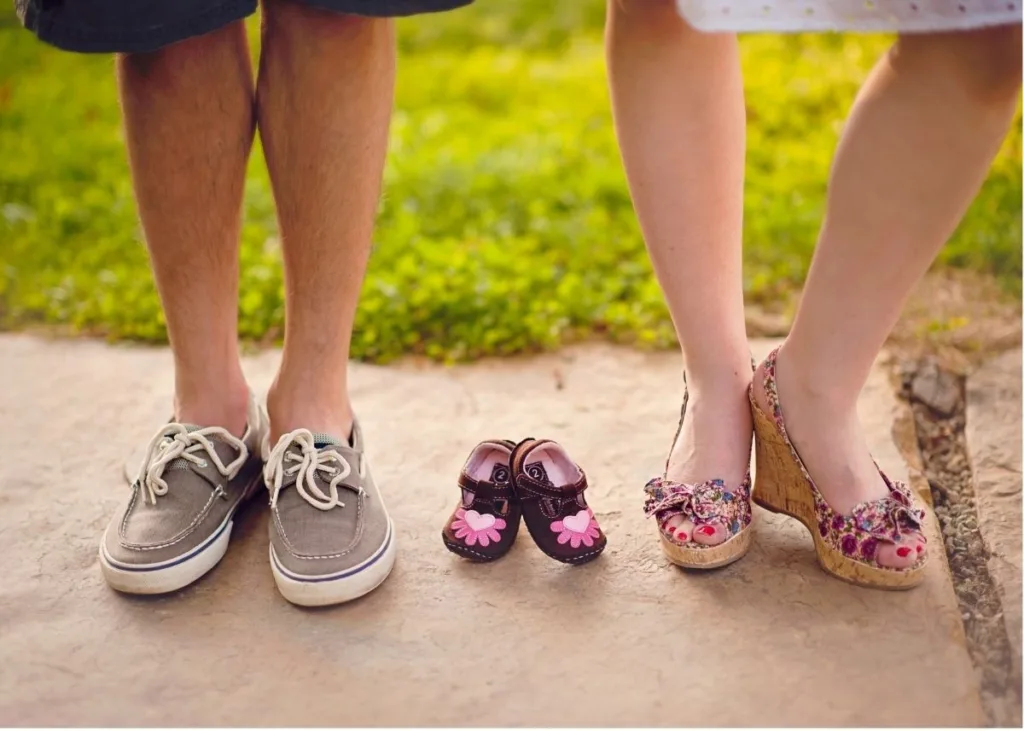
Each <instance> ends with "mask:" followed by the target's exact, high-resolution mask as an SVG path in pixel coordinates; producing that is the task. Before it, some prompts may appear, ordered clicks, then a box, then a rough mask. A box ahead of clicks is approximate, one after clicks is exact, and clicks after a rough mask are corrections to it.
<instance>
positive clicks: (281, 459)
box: [263, 429, 364, 510]
mask: <svg viewBox="0 0 1024 731" xmlns="http://www.w3.org/2000/svg"><path fill="white" fill-rule="evenodd" d="M293 444H297V445H298V446H299V448H300V449H301V450H302V454H301V455H299V454H296V453H295V452H289V451H288V449H289V448H290V447H291V446H292V445H293ZM285 462H290V463H291V464H287V465H286V464H285ZM317 472H321V473H323V475H324V477H329V478H331V481H330V482H329V483H328V485H327V490H328V492H327V493H325V492H324V491H323V490H321V489H320V486H319V485H317V484H316V473H317ZM351 474H352V465H351V464H349V461H348V460H347V459H345V458H344V457H343V456H341V455H340V454H338V453H337V452H336V451H333V450H326V451H320V450H318V449H317V448H316V441H315V440H314V439H313V434H312V432H310V431H309V430H308V429H297V430H296V431H293V432H291V433H289V434H285V435H284V436H283V437H281V438H280V439H279V440H278V441H277V444H276V445H275V446H274V448H273V449H272V450H271V451H270V456H269V457H267V463H266V465H265V466H264V467H263V478H264V479H265V480H266V482H267V485H269V486H270V506H271V507H274V506H275V505H277V495H278V493H280V492H281V487H282V483H283V482H284V478H285V477H291V476H292V475H298V476H297V477H296V479H295V487H296V488H297V489H298V491H299V495H301V496H302V499H303V500H305V501H306V502H307V503H309V504H310V505H312V506H313V507H314V508H317V509H318V510H330V509H331V508H334V507H339V508H343V507H345V503H343V502H342V501H341V500H340V499H339V498H338V485H340V484H341V483H342V481H343V480H344V479H345V478H347V477H348V476H349V475H351ZM359 474H360V475H362V474H363V470H362V465H360V471H359ZM346 487H349V488H351V489H353V490H355V491H356V493H357V494H359V495H362V494H363V492H364V491H363V488H362V487H359V486H352V485H346Z"/></svg>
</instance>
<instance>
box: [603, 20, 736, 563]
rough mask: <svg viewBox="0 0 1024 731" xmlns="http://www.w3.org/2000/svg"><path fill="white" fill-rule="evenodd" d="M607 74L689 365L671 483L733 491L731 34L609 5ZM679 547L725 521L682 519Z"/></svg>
mask: <svg viewBox="0 0 1024 731" xmlns="http://www.w3.org/2000/svg"><path fill="white" fill-rule="evenodd" d="M605 41H606V50H607V56H608V76H609V79H610V82H611V91H612V103H613V109H614V113H615V124H616V129H617V131H618V137H619V145H620V148H621V150H622V157H623V162H624V164H625V168H626V174H627V177H628V179H629V187H630V191H631V192H632V196H633V204H634V207H635V208H636V211H637V214H638V216H639V219H640V225H641V228H642V230H643V234H644V240H645V241H646V243H647V248H648V250H649V251H650V254H651V259H652V260H653V262H654V268H655V271H656V273H657V275H658V280H659V282H660V283H661V287H662V289H663V290H664V292H665V297H666V299H667V300H668V306H669V310H670V311H671V313H672V320H673V323H674V324H675V329H676V334H677V336H678V338H679V342H680V344H681V346H682V350H683V353H684V357H685V360H686V378H687V383H688V390H689V403H688V406H687V411H686V419H685V420H684V422H683V428H682V432H681V433H680V434H679V438H678V439H677V440H676V443H675V446H674V448H673V451H672V454H671V456H670V458H669V465H668V472H667V477H668V478H669V479H671V480H675V481H678V482H685V483H693V482H702V481H705V480H709V479H713V478H717V479H723V480H725V483H726V485H729V486H733V487H735V486H737V485H739V484H740V482H741V481H742V480H743V478H744V475H745V474H746V471H747V468H748V466H749V464H750V445H751V435H752V431H753V426H752V424H751V417H750V408H749V404H748V402H747V396H746V391H747V387H748V386H749V384H750V377H751V372H750V348H749V346H748V344H747V335H746V326H745V321H744V314H743V286H742V272H741V270H742V228H743V166H744V155H745V139H746V136H745V124H746V115H745V110H744V102H743V79H742V74H741V70H740V61H739V49H738V47H737V42H736V37H735V36H734V35H726V34H717V35H714V34H703V33H699V32H697V31H696V30H694V29H693V28H691V27H690V26H689V25H687V24H686V23H685V22H684V21H683V19H682V18H680V16H679V14H678V13H677V12H676V9H675V3H674V2H672V1H671V0H632V1H628V0H609V2H608V21H607V30H606V37H605ZM666 528H668V529H669V530H670V531H671V532H672V533H673V534H674V535H675V537H676V538H677V540H680V541H687V540H694V541H697V542H699V543H704V544H709V545H711V544H717V543H721V542H722V541H723V540H725V538H726V537H727V536H728V533H727V532H726V530H725V529H724V526H719V525H706V526H702V527H700V528H698V529H696V533H695V531H694V525H693V523H692V522H690V521H689V520H684V519H683V518H682V517H681V516H676V517H673V518H670V519H669V521H668V522H667V523H666Z"/></svg>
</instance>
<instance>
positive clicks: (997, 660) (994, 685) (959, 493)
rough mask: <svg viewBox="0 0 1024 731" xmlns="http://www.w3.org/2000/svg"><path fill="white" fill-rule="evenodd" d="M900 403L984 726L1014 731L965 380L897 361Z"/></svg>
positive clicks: (1016, 683) (1014, 682) (1010, 671)
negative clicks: (911, 432) (907, 411)
mask: <svg viewBox="0 0 1024 731" xmlns="http://www.w3.org/2000/svg"><path fill="white" fill-rule="evenodd" d="M898 378H899V382H900V395H901V396H902V397H903V398H904V399H905V400H906V401H907V402H908V403H909V404H910V408H911V410H912V412H913V422H914V429H915V432H916V437H917V449H918V451H919V453H920V468H921V470H922V472H923V474H924V477H925V479H926V480H927V483H928V487H929V489H930V493H931V498H932V503H933V506H934V509H935V515H936V517H937V518H938V522H939V527H940V529H941V531H942V537H943V542H944V548H945V552H946V557H947V559H948V561H949V568H950V572H951V574H952V578H953V588H954V591H955V592H956V597H957V601H958V603H959V606H960V613H961V618H962V619H963V624H964V632H965V635H966V637H967V646H968V651H969V652H970V654H971V659H972V660H973V662H974V665H975V667H976V668H977V670H978V673H979V676H980V683H981V693H982V702H983V705H984V709H985V712H986V714H987V716H988V721H989V723H990V724H994V725H999V726H1018V727H1019V726H1020V724H1021V677H1020V673H1019V671H1018V670H1017V669H1016V668H1015V663H1014V662H1013V649H1012V646H1011V644H1010V640H1009V637H1008V635H1007V631H1006V625H1005V623H1004V620H1003V605H1002V597H1001V593H1000V591H999V588H998V586H997V584H996V582H995V580H994V579H993V576H992V575H991V573H990V572H989V559H990V554H989V550H988V548H987V546H986V545H985V542H984V540H983V538H982V534H981V532H980V530H979V527H978V510H977V505H976V498H975V491H974V479H973V475H972V471H971V462H970V456H969V453H968V448H967V437H966V430H965V428H966V421H967V420H966V398H965V380H966V379H965V377H964V376H963V375H962V374H959V373H957V372H955V371H952V370H949V369H948V368H944V367H943V366H942V365H940V360H939V358H937V357H935V356H930V357H924V358H920V359H917V360H903V361H901V362H900V364H899V366H898Z"/></svg>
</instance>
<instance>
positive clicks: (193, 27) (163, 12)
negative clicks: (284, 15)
mask: <svg viewBox="0 0 1024 731" xmlns="http://www.w3.org/2000/svg"><path fill="white" fill-rule="evenodd" d="M296 1H298V2H303V3H305V4H306V5H310V6H313V7H317V8H322V9H324V10H330V11H333V12H337V13H345V14H349V15H365V16H371V17H378V18H395V17H400V16H405V15H416V14H418V13H431V12H436V11H440V10H451V9H453V8H458V7H461V6H463V5H469V4H470V3H471V2H472V0H296ZM256 4H257V0H14V7H15V10H17V12H18V17H20V18H21V22H22V23H23V24H24V25H25V27H26V28H28V29H29V30H30V31H32V32H33V33H35V34H36V35H37V36H39V38H40V40H43V41H45V42H46V43H49V44H50V45H53V46H56V47H57V48H63V49H64V50H65V51H79V52H81V53H145V52H147V51H155V50H157V49H158V48H161V47H163V46H166V45H169V44H171V43H175V42H177V41H183V40H185V39H186V38H192V37H193V36H199V35H203V34H204V33H209V32H210V31H212V30H216V29H217V28H220V27H222V26H225V25H227V24H228V23H232V22H234V21H236V20H241V19H242V18H245V17H248V16H250V15H252V14H253V13H255V12H256Z"/></svg>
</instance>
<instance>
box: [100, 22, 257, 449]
mask: <svg viewBox="0 0 1024 731" xmlns="http://www.w3.org/2000/svg"><path fill="white" fill-rule="evenodd" d="M117 72H118V81H119V83H120V88H121V105H122V108H123V110H124V123H125V132H126V136H127V141H128V153H129V158H130V160H131V167H132V177H133V181H134V184H135V196H136V199H137V201H138V207H139V215H140V217H141V219H142V227H143V230H144V232H145V236H146V244H147V245H148V247H149V255H150V258H151V260H152V263H153V273H154V276H155V277H156V283H157V288H158V289H159V290H160V299H161V302H162V303H163V307H164V316H165V317H166V320H167V332H168V336H169V338H170V341H171V349H172V350H173V352H174V366H175V420H176V421H179V422H188V423H194V424H202V425H217V426H223V427H226V428H227V429H228V430H229V431H231V432H232V433H234V434H236V435H240V434H241V433H242V430H243V429H244V426H245V420H246V404H247V395H248V390H247V387H246V384H245V379H244V377H243V375H242V370H241V367H240V365H239V361H238V343H237V318H238V316H237V306H238V305H237V303H238V235H239V225H240V213H241V205H242V192H243V187H244V182H245V166H246V160H247V159H248V157H249V150H250V148H251V145H252V136H253V82H252V69H251V66H250V62H249V52H248V48H247V43H246V38H245V27H244V26H243V24H242V23H241V22H236V23H232V24H231V25H228V26H226V27H224V28H221V29H220V30H217V31H214V32H212V33H209V34H207V35H204V36H200V37H198V38H191V39H188V40H185V41H182V42H180V43H175V44H173V45H170V46H167V47H166V48H163V49H161V50H159V51H156V52H153V53H145V54H126V55H121V56H118V59H117Z"/></svg>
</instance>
